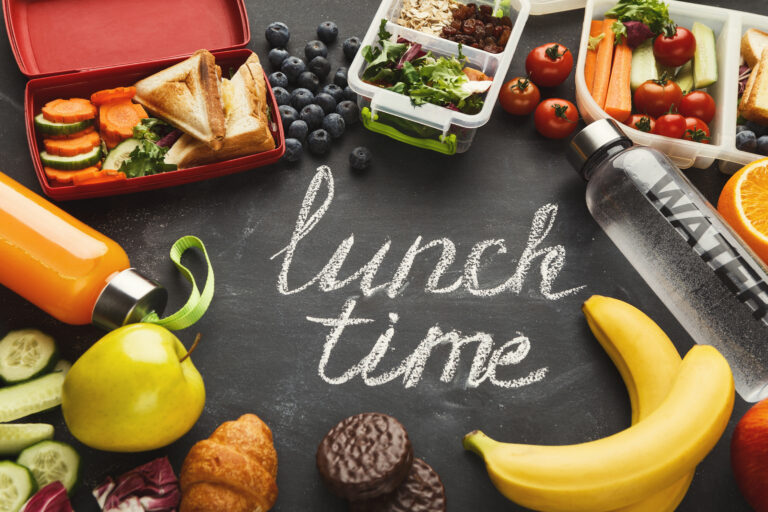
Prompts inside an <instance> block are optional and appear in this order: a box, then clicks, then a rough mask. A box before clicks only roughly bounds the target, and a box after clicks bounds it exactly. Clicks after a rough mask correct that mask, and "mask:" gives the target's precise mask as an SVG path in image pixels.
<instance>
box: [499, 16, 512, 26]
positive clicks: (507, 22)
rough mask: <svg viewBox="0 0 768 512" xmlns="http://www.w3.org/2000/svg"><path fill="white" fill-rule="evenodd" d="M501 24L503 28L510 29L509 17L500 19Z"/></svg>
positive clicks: (510, 21)
mask: <svg viewBox="0 0 768 512" xmlns="http://www.w3.org/2000/svg"><path fill="white" fill-rule="evenodd" d="M501 24H502V25H504V26H505V27H511V26H512V20H511V19H509V16H502V17H501Z"/></svg>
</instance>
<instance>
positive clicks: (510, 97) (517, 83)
mask: <svg viewBox="0 0 768 512" xmlns="http://www.w3.org/2000/svg"><path fill="white" fill-rule="evenodd" d="M539 101H541V93H540V92H539V88H538V87H536V84H534V83H533V82H531V81H530V80H529V79H527V78H523V77H517V78H513V79H512V80H510V81H509V82H507V83H505V84H504V85H502V86H501V92H500V93H499V103H500V104H501V108H503V109H504V110H506V111H507V112H509V113H510V114H512V115H516V116H527V115H528V114H530V113H531V112H533V111H534V110H536V105H538V104H539Z"/></svg>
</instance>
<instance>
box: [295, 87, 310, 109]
mask: <svg viewBox="0 0 768 512" xmlns="http://www.w3.org/2000/svg"><path fill="white" fill-rule="evenodd" d="M313 101H315V95H314V94H312V91H310V90H309V89H304V88H303V87H297V88H296V89H294V90H293V92H292V93H291V106H292V107H293V108H295V109H296V110H301V109H303V108H304V107H306V106H307V105H309V104H310V103H312V102H313Z"/></svg>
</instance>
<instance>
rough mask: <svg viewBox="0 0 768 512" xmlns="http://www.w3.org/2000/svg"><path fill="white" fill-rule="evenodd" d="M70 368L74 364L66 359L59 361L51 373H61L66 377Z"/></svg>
mask: <svg viewBox="0 0 768 512" xmlns="http://www.w3.org/2000/svg"><path fill="white" fill-rule="evenodd" d="M70 368H72V363H70V362H69V361H66V360H64V359H59V362H58V363H56V365H55V366H54V367H53V370H51V371H54V372H61V373H63V374H64V375H66V374H67V373H68V372H69V369H70Z"/></svg>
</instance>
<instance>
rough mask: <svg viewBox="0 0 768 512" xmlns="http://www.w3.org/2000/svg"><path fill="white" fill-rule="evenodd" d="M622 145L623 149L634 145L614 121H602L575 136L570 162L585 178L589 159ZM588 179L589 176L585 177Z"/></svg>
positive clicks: (568, 154) (569, 147)
mask: <svg viewBox="0 0 768 512" xmlns="http://www.w3.org/2000/svg"><path fill="white" fill-rule="evenodd" d="M617 144H621V145H622V146H623V147H629V146H631V145H632V141H631V140H630V139H629V138H628V137H627V136H626V135H625V134H624V132H623V131H622V129H621V127H620V126H619V123H617V122H616V121H614V120H613V119H601V120H600V121H595V122H594V123H592V124H589V125H587V127H586V128H584V129H583V130H581V131H580V132H579V133H577V134H576V135H574V137H573V139H571V142H570V144H568V153H567V157H568V161H569V162H570V163H571V165H572V166H573V168H574V169H576V170H577V171H578V172H579V173H580V174H582V176H584V167H585V165H586V163H587V161H588V160H589V158H590V157H591V156H592V155H594V154H595V153H597V152H598V151H600V150H601V149H603V148H605V149H607V148H608V147H610V146H614V145H617ZM584 178H585V179H586V178H588V176H584Z"/></svg>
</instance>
